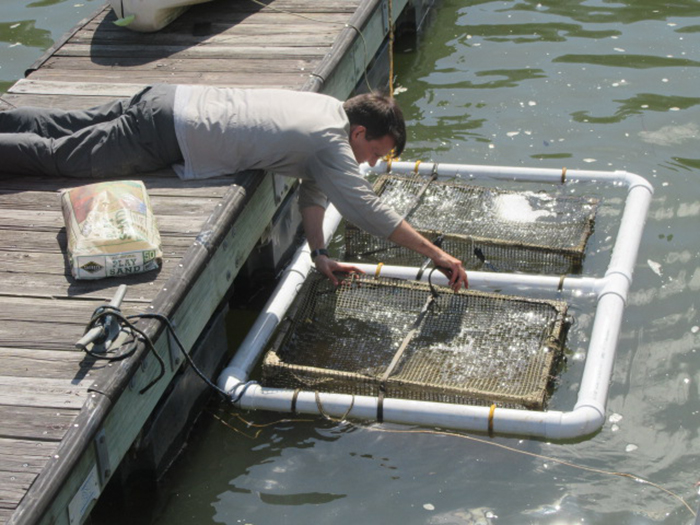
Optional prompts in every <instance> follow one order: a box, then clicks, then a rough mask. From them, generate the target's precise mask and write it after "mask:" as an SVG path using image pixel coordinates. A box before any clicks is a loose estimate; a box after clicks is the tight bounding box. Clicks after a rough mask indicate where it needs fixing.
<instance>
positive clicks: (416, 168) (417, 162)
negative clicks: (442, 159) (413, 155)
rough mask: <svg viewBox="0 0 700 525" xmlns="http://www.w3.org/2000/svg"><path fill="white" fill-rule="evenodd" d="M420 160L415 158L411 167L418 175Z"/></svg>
mask: <svg viewBox="0 0 700 525" xmlns="http://www.w3.org/2000/svg"><path fill="white" fill-rule="evenodd" d="M420 163H421V161H420V160H417V161H416V165H415V166H414V167H413V171H415V172H416V175H418V166H420Z"/></svg>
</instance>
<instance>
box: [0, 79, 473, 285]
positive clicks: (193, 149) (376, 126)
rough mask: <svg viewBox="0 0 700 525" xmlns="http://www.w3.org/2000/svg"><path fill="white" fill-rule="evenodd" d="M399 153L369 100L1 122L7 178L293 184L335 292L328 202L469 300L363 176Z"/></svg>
mask: <svg viewBox="0 0 700 525" xmlns="http://www.w3.org/2000/svg"><path fill="white" fill-rule="evenodd" d="M405 143H406V127H405V123H404V118H403V114H402V113H401V110H400V108H399V107H398V105H397V104H396V102H395V101H394V100H393V99H391V98H387V97H383V96H381V95H378V94H366V95H359V96H356V97H353V98H351V99H349V100H348V101H346V102H345V103H342V102H340V101H338V100H337V99H335V98H333V97H330V96H326V95H321V94H318V93H310V92H300V91H288V90H280V89H255V90H245V89H230V88H215V87H210V86H189V85H179V86H174V85H167V84H157V85H154V86H149V87H147V88H146V89H144V90H142V91H141V92H139V93H138V94H136V95H135V96H133V97H131V98H130V99H120V100H116V101H114V102H111V103H108V104H105V105H103V106H99V107H97V108H93V109H91V110H84V111H64V110H58V109H39V108H17V109H14V110H11V111H5V112H0V158H1V159H2V160H3V163H4V166H5V170H7V171H9V172H12V173H14V174H18V175H49V176H58V177H80V178H94V179H102V178H129V177H133V176H134V174H145V173H148V172H150V171H154V170H158V169H163V168H167V167H170V166H172V167H173V169H174V170H175V172H176V173H177V174H178V176H179V177H180V178H182V179H199V178H209V177H217V176H221V175H228V174H233V173H237V172H240V171H245V170H266V171H271V172H274V173H277V174H279V175H285V176H289V177H295V178H298V179H301V181H302V182H301V187H300V193H299V207H300V210H301V215H302V222H303V225H304V231H305V233H306V237H307V240H308V242H309V247H310V249H311V254H312V255H311V256H312V258H313V259H314V263H315V265H316V268H317V269H318V270H319V271H320V272H321V273H323V274H324V275H326V276H327V277H328V278H329V279H330V280H331V281H332V282H333V283H334V284H337V283H338V280H337V278H336V277H335V276H334V275H333V274H334V272H352V271H357V268H355V267H354V266H352V265H347V264H343V263H339V262H337V261H335V260H333V259H331V258H330V257H329V256H328V252H327V251H326V250H325V249H324V239H323V217H324V213H325V207H326V205H327V203H328V201H330V202H331V203H333V205H335V207H336V208H337V209H338V211H339V212H340V213H341V215H343V217H345V218H346V219H347V220H349V221H351V222H352V223H354V224H356V225H357V226H358V227H360V228H362V229H363V230H365V231H367V232H369V233H371V234H373V235H377V236H379V237H382V238H387V239H389V240H390V241H392V242H394V243H396V244H398V245H400V246H403V247H406V248H409V249H411V250H413V251H416V252H418V253H420V254H421V255H423V256H425V257H429V258H430V259H431V260H432V261H433V263H434V264H435V265H436V266H437V267H439V268H441V269H442V270H443V271H444V272H445V273H446V274H447V275H448V277H449V279H450V286H451V287H452V288H453V289H454V290H455V291H456V290H458V289H460V288H461V287H462V286H464V287H465V288H466V287H467V275H466V272H465V270H464V268H463V266H462V263H461V261H459V260H458V259H456V258H455V257H452V256H451V255H449V254H447V253H446V252H444V251H443V250H441V249H440V248H438V247H437V246H435V245H434V244H432V243H431V242H430V241H428V240H427V239H425V238H424V237H423V236H422V235H420V234H419V233H418V232H416V231H415V230H414V229H413V228H412V227H411V226H410V225H409V224H408V223H407V222H406V221H405V220H403V219H402V218H401V216H399V215H398V214H397V213H396V212H395V211H394V210H393V209H391V208H390V207H389V206H387V205H386V204H384V203H382V201H381V200H380V199H379V197H378V196H377V195H376V194H375V193H374V191H373V190H372V187H371V185H370V184H369V183H368V182H367V181H366V180H365V179H364V178H363V177H362V176H361V175H360V172H359V164H360V163H362V162H367V163H368V164H369V165H370V166H374V165H375V164H376V162H377V161H378V160H379V159H380V158H382V157H384V156H386V155H388V154H389V153H391V152H392V151H393V152H394V153H395V154H396V155H399V154H400V153H401V152H402V151H403V148H404V146H405Z"/></svg>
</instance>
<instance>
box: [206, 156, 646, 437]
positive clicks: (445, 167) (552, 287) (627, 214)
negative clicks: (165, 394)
mask: <svg viewBox="0 0 700 525" xmlns="http://www.w3.org/2000/svg"><path fill="white" fill-rule="evenodd" d="M364 168H366V167H364ZM388 168H390V169H391V171H392V172H393V173H399V174H401V173H404V174H408V173H416V172H417V173H419V174H422V175H428V174H431V173H433V170H437V173H438V175H439V176H447V177H453V176H456V177H459V178H461V179H463V180H472V181H477V180H490V181H503V182H506V181H507V182H513V181H518V182H539V183H550V184H562V183H569V182H581V183H596V184H602V185H606V186H610V185H611V186H618V187H619V186H626V187H627V190H628V193H627V199H626V202H625V207H624V212H623V214H622V218H621V220H620V225H619V229H618V233H617V238H616V240H615V245H614V248H613V252H612V255H611V259H610V262H609V264H608V268H607V270H606V273H605V276H604V277H602V278H592V277H565V278H564V279H563V280H562V279H561V278H560V277H556V276H539V275H525V274H506V273H489V272H476V271H470V272H469V274H468V278H469V287H470V288H471V289H493V288H503V287H506V286H515V287H516V288H522V289H527V290H529V291H533V290H534V291H541V292H545V291H546V292H556V291H559V292H560V293H573V294H589V295H590V294H593V295H594V296H597V306H596V313H595V320H594V323H593V327H592V332H591V336H590V344H589V347H588V352H587V357H586V362H585V366H584V372H583V377H582V380H581V385H580V387H579V392H578V398H577V402H576V404H575V406H574V408H573V410H571V411H569V412H562V411H544V412H539V411H529V410H518V409H508V408H496V409H495V410H493V409H492V408H490V407H483V406H467V405H455V404H447V403H436V402H428V401H413V400H402V399H384V403H383V420H384V421H385V422H393V423H401V424H409V425H423V426H431V427H442V428H453V429H458V430H470V431H481V432H486V431H489V432H493V433H498V434H511V435H523V436H531V437H541V438H547V439H567V438H576V437H582V436H586V435H589V434H591V433H593V432H595V431H597V430H598V429H599V428H601V427H602V425H603V423H604V422H605V406H606V401H607V396H608V384H609V382H610V377H611V374H612V367H613V361H614V359H615V350H616V347H617V340H618V336H619V332H620V325H621V323H622V314H623V311H624V308H625V303H626V300H627V293H628V290H629V286H630V284H631V282H632V273H633V269H634V264H635V261H636V259H637V253H638V250H639V245H640V242H641V238H642V232H643V228H644V222H645V220H646V214H647V211H648V208H649V204H650V202H651V198H652V195H653V187H652V186H651V184H649V183H648V182H647V181H646V180H645V179H644V178H643V177H640V176H639V175H635V174H632V173H628V172H624V171H615V172H610V171H584V170H569V171H568V172H567V171H566V170H554V169H539V168H512V167H497V166H494V167H492V166H476V165H459V164H439V165H437V164H432V163H416V164H414V163H409V162H394V163H392V164H390V165H388V166H387V164H386V163H383V162H382V163H380V164H379V165H378V166H377V167H375V168H374V169H373V171H375V172H381V171H383V170H386V171H389V169H388ZM339 223H340V216H339V215H338V213H337V211H336V210H335V209H334V208H333V207H332V206H331V207H329V209H328V210H327V212H326V220H325V222H324V233H325V235H326V239H330V237H331V236H332V234H333V232H334V231H335V230H336V228H337V226H338V224H339ZM357 266H359V267H360V268H362V269H363V270H364V271H366V273H368V274H370V275H374V274H375V272H376V268H377V267H376V265H357ZM310 267H311V260H310V257H309V248H308V246H307V245H304V246H303V247H302V248H300V249H299V250H298V251H297V253H296V255H295V257H294V259H293V261H292V263H291V264H290V266H289V267H288V268H287V269H286V271H285V274H284V275H283V277H282V279H281V281H280V283H279V285H278V287H277V289H276V291H275V292H274V294H273V296H272V297H271V299H270V300H269V302H268V303H267V305H266V306H265V308H264V310H263V311H262V313H261V314H260V316H259V317H258V319H257V321H256V322H255V324H254V326H253V327H252V328H251V330H250V332H249V333H248V335H247V337H246V338H245V340H244V341H243V343H242V344H241V346H240V347H239V349H238V351H237V353H236V355H235V356H234V358H233V359H232V360H231V362H230V363H229V365H228V367H227V368H226V369H224V370H223V372H222V373H221V375H220V377H219V381H218V383H219V386H220V387H221V388H222V389H224V390H225V391H226V392H228V393H229V394H230V395H231V397H232V399H236V400H237V403H238V405H239V406H240V407H241V408H244V409H264V410H272V411H278V412H292V411H295V412H297V413H305V414H322V415H325V416H331V417H336V418H340V417H348V418H354V419H365V420H374V419H376V417H377V403H378V400H377V398H375V397H371V396H352V395H345V394H328V393H317V392H296V393H295V391H293V390H289V389H279V388H268V387H262V386H260V385H259V384H257V383H255V382H250V381H249V375H250V372H251V370H252V369H253V366H254V365H255V363H256V362H257V361H258V360H259V358H260V356H261V355H262V352H263V350H264V348H265V346H266V344H267V342H268V340H269V339H270V337H271V335H272V333H273V331H274V330H275V328H276V327H277V325H278V324H279V322H280V320H281V319H282V317H283V316H284V315H285V313H286V311H287V309H288V308H289V306H290V304H291V302H292V301H293V299H294V297H295V296H296V293H297V291H298V289H299V287H300V286H301V284H302V283H303V281H304V280H305V279H306V276H307V274H308V272H309V269H310ZM416 271H417V270H416V268H406V267H388V266H383V267H382V268H381V275H382V276H387V277H399V278H404V279H415V276H416ZM426 274H427V272H426ZM425 278H426V277H424V279H425ZM433 279H434V281H435V282H436V284H445V283H446V280H445V279H444V277H443V276H442V275H439V276H438V275H437V274H436V275H435V277H434V278H433Z"/></svg>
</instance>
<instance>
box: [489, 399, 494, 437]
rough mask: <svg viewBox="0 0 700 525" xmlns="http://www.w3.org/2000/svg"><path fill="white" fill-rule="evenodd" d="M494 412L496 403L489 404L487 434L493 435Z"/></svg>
mask: <svg viewBox="0 0 700 525" xmlns="http://www.w3.org/2000/svg"><path fill="white" fill-rule="evenodd" d="M495 413H496V405H495V404H494V405H491V410H489V436H493V415H494V414H495Z"/></svg>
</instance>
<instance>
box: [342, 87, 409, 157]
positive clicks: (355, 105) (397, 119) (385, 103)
mask: <svg viewBox="0 0 700 525" xmlns="http://www.w3.org/2000/svg"><path fill="white" fill-rule="evenodd" d="M343 109H345V113H346V114H347V115H348V120H349V121H350V125H351V126H355V125H359V126H364V127H365V128H366V129H367V132H366V135H365V137H366V138H367V140H375V139H380V138H382V137H384V136H385V135H389V136H391V138H392V139H394V143H395V146H394V155H396V156H398V155H401V152H402V151H403V149H404V147H405V146H406V123H405V122H404V119H403V113H402V112H401V108H400V107H399V105H398V104H397V103H396V101H395V100H394V99H393V98H391V97H387V96H384V95H381V94H379V93H365V94H363V95H357V96H356V97H352V98H351V99H348V100H347V101H345V103H344V104H343Z"/></svg>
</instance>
